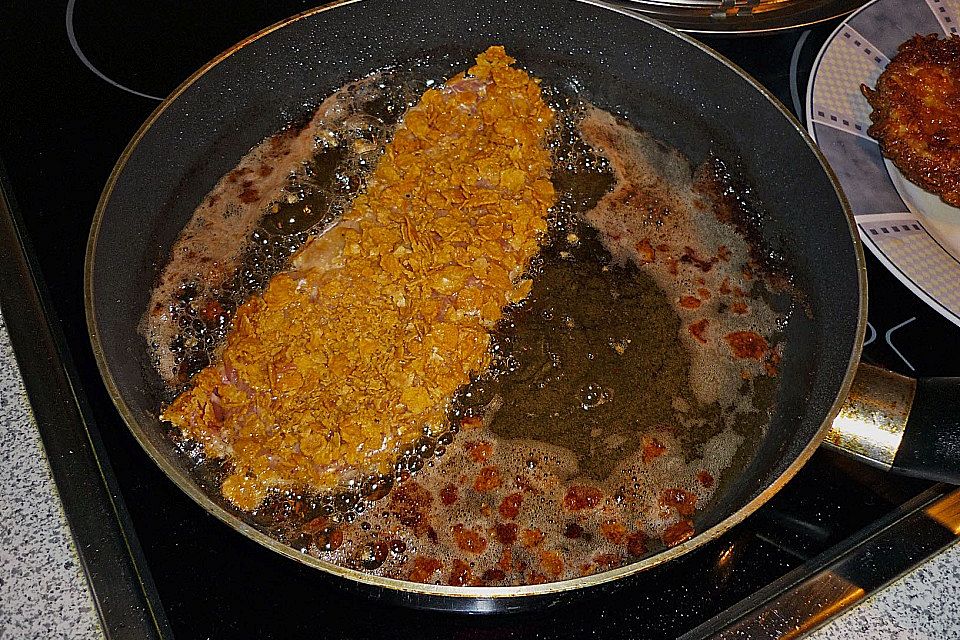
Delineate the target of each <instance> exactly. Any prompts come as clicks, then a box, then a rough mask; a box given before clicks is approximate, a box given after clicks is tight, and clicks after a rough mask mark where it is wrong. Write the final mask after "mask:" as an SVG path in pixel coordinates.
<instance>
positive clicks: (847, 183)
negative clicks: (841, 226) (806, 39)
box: [806, 0, 960, 325]
mask: <svg viewBox="0 0 960 640" xmlns="http://www.w3.org/2000/svg"><path fill="white" fill-rule="evenodd" d="M958 29H960V0H874V1H873V2H870V3H869V4H866V5H865V6H863V7H862V8H861V9H860V10H858V11H857V12H856V13H853V14H852V15H851V16H850V17H848V18H847V19H846V20H845V21H844V22H843V23H842V24H841V25H840V26H839V27H837V30H836V31H834V32H833V34H832V35H831V36H830V37H829V38H828V39H827V42H826V43H825V44H824V45H823V49H821V50H820V53H819V55H818V56H817V60H816V62H815V63H814V66H813V73H811V75H810V84H809V86H808V87H807V105H806V109H807V126H808V128H809V129H810V135H812V136H813V138H814V140H816V142H817V144H818V145H820V148H821V149H822V150H823V153H824V154H825V155H826V156H827V160H828V161H829V162H830V165H831V166H832V167H833V170H834V171H835V172H836V173H837V177H838V178H839V179H840V184H841V185H842V186H843V190H844V192H845V193H846V196H847V199H848V200H849V201H850V206H851V207H852V208H853V213H854V216H855V217H856V221H857V227H858V228H859V230H860V237H861V238H862V239H863V242H864V244H865V245H866V246H867V247H868V248H869V249H870V251H872V252H873V254H874V255H875V256H877V258H878V259H879V260H880V262H882V263H883V264H884V265H885V266H886V267H887V268H888V269H890V271H891V272H892V273H893V274H894V275H895V276H896V277H897V278H898V279H899V280H900V281H901V282H903V283H904V284H905V285H907V287H909V288H910V290H911V291H913V292H914V293H916V294H917V295H918V296H920V298H922V299H923V300H924V301H925V302H926V303H927V304H929V305H930V306H931V307H933V308H934V309H936V310H937V311H939V312H940V313H941V314H942V315H943V316H944V317H946V318H947V319H948V320H950V321H951V322H953V323H955V324H957V325H960V209H957V208H956V207H951V206H950V205H948V204H946V203H944V202H943V201H942V200H941V199H940V198H939V197H938V196H935V195H933V194H931V193H929V192H927V191H924V190H923V189H921V188H920V187H918V186H916V185H914V184H913V183H912V182H910V181H909V180H907V179H906V178H904V177H903V175H902V174H901V173H900V171H899V170H897V168H896V167H894V166H893V164H892V163H890V162H889V161H888V160H886V159H885V158H883V156H882V155H881V154H880V147H879V146H878V145H877V143H876V141H875V140H874V139H873V138H871V137H869V136H868V135H867V128H868V127H869V126H870V110H871V109H870V105H869V104H868V103H867V100H866V98H864V97H863V94H862V93H861V92H860V85H861V84H866V85H867V86H869V87H874V86H875V85H876V81H877V77H878V76H879V75H880V73H881V72H882V71H883V69H884V68H885V67H886V65H887V63H888V62H889V61H890V58H892V57H893V56H894V55H895V54H896V52H897V47H898V46H899V45H900V43H902V42H904V41H905V40H907V39H909V38H911V37H913V35H914V34H918V33H919V34H921V35H925V34H929V33H938V34H940V35H950V34H957V33H958Z"/></svg>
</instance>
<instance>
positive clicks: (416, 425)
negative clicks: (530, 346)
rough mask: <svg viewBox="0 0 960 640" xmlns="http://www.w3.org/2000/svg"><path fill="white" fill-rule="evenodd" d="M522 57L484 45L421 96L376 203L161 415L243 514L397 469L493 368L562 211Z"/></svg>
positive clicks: (379, 173)
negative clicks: (492, 333) (470, 385)
mask: <svg viewBox="0 0 960 640" xmlns="http://www.w3.org/2000/svg"><path fill="white" fill-rule="evenodd" d="M513 62H515V60H514V59H513V58H510V57H509V56H507V55H506V53H505V52H504V49H503V47H498V46H494V47H490V48H489V49H488V50H487V51H485V52H484V53H482V54H481V55H479V56H478V57H477V64H476V65H475V66H473V67H472V68H470V70H469V71H468V72H467V74H466V75H464V74H459V75H457V76H455V77H454V78H452V79H450V80H449V81H448V82H447V83H445V84H444V85H443V86H442V87H439V88H437V89H430V90H428V91H427V92H426V93H424V94H423V96H422V97H421V99H420V102H419V103H418V104H417V105H416V106H415V107H413V108H412V109H410V110H409V111H408V112H407V114H406V115H405V117H404V119H403V122H402V123H401V124H400V126H399V127H398V128H397V130H396V132H395V135H394V139H393V141H392V142H391V143H390V144H389V145H388V146H387V148H386V151H385V153H384V155H383V157H382V158H381V160H380V162H379V164H378V165H377V167H376V169H375V171H374V173H373V175H372V177H371V179H370V181H369V183H368V188H367V191H366V193H364V194H361V195H360V196H358V197H357V199H356V200H355V201H354V203H353V206H352V208H351V209H350V210H349V211H348V212H347V213H346V214H345V215H344V217H343V219H342V220H341V221H340V222H339V223H338V224H337V225H336V226H335V227H333V228H332V229H330V230H329V231H328V232H326V233H325V234H323V235H322V236H319V237H317V238H314V239H312V240H310V241H309V242H308V243H307V244H306V245H305V246H304V247H303V248H302V249H301V250H300V251H299V252H298V253H297V254H296V255H295V256H294V257H293V258H292V261H291V265H290V267H289V269H288V270H286V271H284V272H282V273H280V274H278V275H277V276H275V277H274V278H273V279H272V280H271V282H270V283H269V285H268V286H267V288H266V290H265V291H264V292H263V294H262V295H261V296H256V297H254V298H252V299H250V300H248V301H247V302H246V303H244V304H243V305H242V306H241V307H240V308H239V309H238V311H237V314H236V317H235V319H234V328H233V330H232V331H231V332H230V334H229V335H228V336H227V341H226V345H225V346H224V347H223V349H222V352H221V357H219V358H218V362H217V363H216V364H214V365H211V366H208V367H207V368H205V369H203V370H202V371H201V372H200V373H198V374H197V375H196V377H195V378H194V379H193V381H192V383H191V387H190V388H189V389H188V390H186V391H184V392H183V393H181V394H180V395H179V396H178V397H177V398H176V399H175V400H174V402H173V403H172V404H171V405H170V406H169V407H168V408H167V409H166V410H165V411H163V414H162V416H161V417H162V418H163V419H164V420H168V421H170V422H171V423H173V425H174V426H176V427H177V428H179V429H180V430H181V432H182V433H183V435H185V436H187V437H189V438H192V439H195V440H197V441H199V442H200V443H202V445H203V447H204V450H205V453H206V455H208V456H210V457H216V458H225V459H226V460H227V461H229V463H230V464H229V468H230V472H229V475H228V476H227V477H226V479H225V480H224V482H223V486H222V493H223V495H224V496H225V497H226V498H227V499H228V500H229V501H230V502H231V503H233V504H234V505H236V506H237V507H238V508H240V509H244V510H251V509H255V508H256V507H257V506H258V505H259V504H260V502H261V501H262V500H263V498H264V497H265V496H266V494H267V492H268V491H269V490H270V489H273V488H283V487H291V488H307V489H309V490H313V491H324V490H328V489H330V488H332V487H334V486H335V485H336V484H337V483H338V481H340V480H342V479H343V478H344V477H346V476H353V475H363V474H367V473H384V472H386V471H388V470H389V469H391V468H392V467H393V464H394V463H395V460H396V457H397V455H398V452H399V451H400V449H401V448H402V447H404V446H405V445H407V444H409V443H411V442H413V441H414V440H416V439H417V438H418V437H419V436H420V435H421V433H422V432H423V429H424V427H431V428H432V429H434V430H439V429H440V428H441V427H442V426H443V425H444V424H445V423H446V408H447V405H448V402H449V400H450V398H451V396H452V395H453V393H454V392H455V391H456V389H457V388H458V387H460V386H461V385H463V384H465V383H467V382H468V381H469V379H470V374H471V373H479V372H481V371H482V370H483V369H484V368H485V367H486V366H488V364H489V361H490V354H489V353H488V347H489V342H490V338H489V333H488V332H489V330H490V329H491V328H492V327H493V325H494V324H495V323H496V322H497V321H498V320H499V319H500V317H501V315H502V313H501V309H502V307H504V306H505V305H508V304H511V303H514V302H517V301H520V300H522V299H523V298H524V297H525V296H526V295H527V294H528V293H529V291H530V287H531V282H530V281H529V280H525V279H522V277H521V276H522V274H523V273H524V271H525V269H526V267H527V265H528V263H529V261H530V259H531V258H532V257H533V256H534V255H535V254H536V253H537V251H538V249H539V244H538V242H539V239H540V237H541V236H542V234H543V232H544V231H545V230H546V227H547V223H546V216H547V211H548V209H549V208H550V207H551V206H552V205H553V203H554V201H555V194H554V189H553V185H552V184H551V182H550V179H549V177H550V169H551V159H550V155H549V152H548V151H547V149H546V146H545V140H546V136H547V132H548V130H549V129H550V127H551V125H552V123H553V119H554V114H553V112H552V111H551V109H550V108H549V107H548V106H547V105H546V104H545V103H544V102H543V100H542V97H541V94H540V87H539V82H538V81H537V80H536V79H534V78H531V77H530V76H529V75H527V74H526V73H525V72H523V71H521V70H519V69H515V68H513V67H511V66H510V65H511V64H512V63H513Z"/></svg>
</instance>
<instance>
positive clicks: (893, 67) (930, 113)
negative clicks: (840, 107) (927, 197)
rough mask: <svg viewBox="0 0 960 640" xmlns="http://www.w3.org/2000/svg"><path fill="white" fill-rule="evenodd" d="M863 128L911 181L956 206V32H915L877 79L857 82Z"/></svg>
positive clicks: (959, 156)
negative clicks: (864, 110)
mask: <svg viewBox="0 0 960 640" xmlns="http://www.w3.org/2000/svg"><path fill="white" fill-rule="evenodd" d="M860 90H861V91H862V92H863V95H864V96H865V97H866V98H867V101H868V102H869V103H870V106H871V107H873V112H872V113H871V114H870V119H871V120H872V121H873V125H871V126H870V128H869V129H868V130H867V133H869V134H870V136H871V137H873V138H875V139H876V140H877V141H878V142H879V143H880V150H881V151H882V152H883V155H885V156H886V157H888V158H890V160H891V161H892V162H893V164H895V165H896V167H897V168H898V169H900V171H901V172H902V173H903V175H905V176H906V177H907V179H908V180H910V181H911V182H913V183H915V184H917V185H919V186H920V187H923V188H924V189H926V190H927V191H931V192H933V193H936V194H937V195H939V196H940V197H941V198H943V200H944V202H946V203H948V204H951V205H953V206H960V38H958V37H957V36H950V37H949V38H946V39H941V38H940V37H938V36H936V35H928V36H920V35H916V36H914V37H913V38H911V39H910V40H907V41H906V42H904V43H903V44H901V45H900V47H899V49H898V51H897V55H896V56H894V57H893V60H891V61H890V64H888V65H887V68H886V69H885V70H884V71H883V73H882V74H880V77H879V78H878V79H877V86H876V89H875V90H874V89H870V88H869V87H867V86H866V85H861V86H860Z"/></svg>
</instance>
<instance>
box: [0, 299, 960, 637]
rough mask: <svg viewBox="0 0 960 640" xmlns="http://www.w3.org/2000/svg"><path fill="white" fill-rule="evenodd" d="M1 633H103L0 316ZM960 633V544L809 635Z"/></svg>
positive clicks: (872, 635)
mask: <svg viewBox="0 0 960 640" xmlns="http://www.w3.org/2000/svg"><path fill="white" fill-rule="evenodd" d="M0 424H2V425H3V428H4V431H3V433H4V438H3V446H2V448H0V640H9V639H13V638H17V639H20V638H24V639H28V638H29V639H33V638H37V639H44V640H46V639H48V638H51V639H52V638H71V639H74V638H76V639H85V638H102V637H103V633H102V630H101V628H100V622H99V618H98V616H97V612H96V607H95V605H94V601H93V597H92V594H91V592H90V589H89V586H88V584H87V581H86V578H85V576H84V574H83V570H82V568H81V567H80V562H79V559H78V556H77V552H76V549H75V547H74V543H73V539H72V537H71V536H70V531H69V528H68V527H67V523H66V519H65V517H64V514H63V510H62V508H61V506H60V499H59V497H58V494H57V489H56V486H55V485H54V483H53V479H52V477H51V475H50V468H49V465H48V463H47V458H46V455H45V454H44V450H43V445H42V443H41V441H40V435H39V433H38V431H37V427H36V424H35V423H34V419H33V414H32V412H31V410H30V406H29V404H28V402H27V398H26V394H25V391H24V388H23V382H22V380H21V378H20V372H19V369H18V368H17V364H16V361H15V360H14V357H13V350H12V348H11V346H10V339H9V337H8V335H7V329H6V325H5V323H4V322H3V317H2V315H0ZM809 637H810V638H813V639H814V640H840V639H843V640H847V639H851V638H857V639H861V638H862V639H877V640H880V639H883V640H887V639H892V640H928V639H929V640H933V639H937V640H939V639H948V638H957V639H960V545H954V546H952V547H950V548H949V549H947V550H946V551H945V552H943V553H941V554H940V555H938V556H936V557H934V558H933V559H931V560H928V561H927V562H925V563H924V564H922V565H921V566H920V567H919V568H917V569H915V570H914V571H913V572H911V573H909V574H907V575H906V576H904V577H903V578H901V579H899V580H898V581H896V582H895V583H893V584H892V585H891V586H889V587H887V588H886V589H883V590H881V591H879V592H878V593H876V594H874V595H872V596H871V597H869V598H868V599H867V600H866V601H864V602H863V603H861V604H860V605H858V606H856V607H854V608H853V609H851V610H849V611H847V612H846V613H844V614H842V615H841V616H840V617H839V618H837V619H836V620H834V621H832V622H830V623H828V624H827V625H826V626H825V627H823V628H821V629H819V630H818V631H816V632H814V633H813V634H811V635H810V636H809Z"/></svg>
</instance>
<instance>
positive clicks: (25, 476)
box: [0, 315, 103, 640]
mask: <svg viewBox="0 0 960 640" xmlns="http://www.w3.org/2000/svg"><path fill="white" fill-rule="evenodd" d="M0 424H2V425H3V445H2V448H0V638H2V639H3V640H8V639H12V638H24V639H26V638H31V639H32V638H38V639H39V638H43V639H47V638H50V639H52V638H71V639H72V638H76V639H82V638H102V637H103V634H102V632H101V629H100V621H99V617H98V616H97V612H96V607H95V605H94V602H93V596H92V594H91V592H90V588H89V587H88V585H87V579H86V577H85V575H84V573H83V569H82V568H81V567H80V560H79V558H78V556H77V551H76V548H75V547H74V544H73V538H72V537H71V535H70V530H69V528H68V527H67V521H66V517H65V516H64V514H63V509H62V508H61V506H60V499H59V497H58V494H57V488H56V486H55V485H54V483H53V478H52V477H51V475H50V467H49V464H48V463H47V457H46V455H45V453H44V450H43V444H42V443H41V442H40V433H39V431H38V430H37V426H36V423H35V422H34V419H33V412H32V411H31V410H30V405H29V403H28V402H27V396H26V391H25V390H24V388H23V382H22V380H21V379H20V370H19V369H18V368H17V363H16V361H15V360H14V357H13V349H12V347H11V346H10V338H9V336H8V335H7V326H6V323H4V321H3V316H2V315H0Z"/></svg>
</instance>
